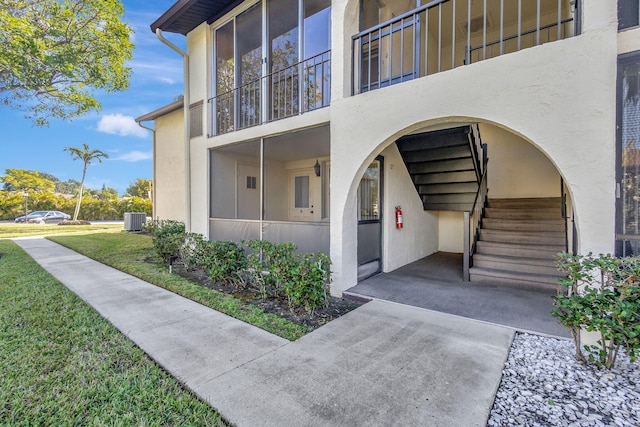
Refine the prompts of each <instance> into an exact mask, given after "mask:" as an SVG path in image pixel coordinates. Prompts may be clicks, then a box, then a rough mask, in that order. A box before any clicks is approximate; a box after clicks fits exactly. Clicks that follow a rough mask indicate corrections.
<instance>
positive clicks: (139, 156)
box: [111, 151, 152, 162]
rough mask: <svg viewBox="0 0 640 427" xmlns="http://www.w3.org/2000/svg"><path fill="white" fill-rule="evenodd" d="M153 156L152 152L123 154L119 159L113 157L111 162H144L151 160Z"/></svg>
mask: <svg viewBox="0 0 640 427" xmlns="http://www.w3.org/2000/svg"><path fill="white" fill-rule="evenodd" d="M151 157H152V155H151V152H150V151H131V152H129V153H125V154H121V155H119V156H117V157H112V158H111V160H121V161H123V162H139V161H142V160H149V159H151Z"/></svg>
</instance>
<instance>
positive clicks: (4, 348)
mask: <svg viewBox="0 0 640 427" xmlns="http://www.w3.org/2000/svg"><path fill="white" fill-rule="evenodd" d="M0 337H1V339H0V420H2V421H1V422H0V424H2V425H12V426H32V425H58V426H74V425H95V426H106V425H119V426H120V425H122V426H129V425H135V426H160V425H162V426H182V425H193V426H216V425H225V424H224V421H223V420H222V419H221V418H220V416H219V415H218V414H217V413H216V412H215V411H214V410H213V409H211V408H210V407H209V406H208V405H207V404H205V403H204V402H202V401H201V400H199V399H198V398H197V397H196V396H195V395H193V394H192V393H191V392H189V391H187V390H185V389H184V388H183V387H182V386H181V385H180V384H179V383H178V381H177V380H176V379H174V378H173V377H171V376H170V375H169V374H167V373H166V372H165V371H163V370H162V369H161V368H160V367H159V366H158V365H156V364H155V363H154V362H153V361H152V360H151V359H149V358H148V357H147V356H146V354H145V353H144V352H143V351H142V350H140V349H139V348H138V347H136V346H135V345H134V344H133V343H132V342H131V341H129V340H128V339H127V338H126V337H125V336H124V335H122V334H121V333H120V332H119V331H118V330H117V329H115V328H114V327H113V326H112V325H111V324H110V323H109V322H108V321H106V320H105V319H103V318H102V317H101V316H100V315H99V314H98V313H97V312H96V311H94V310H93V309H92V308H91V307H89V306H87V305H86V304H84V303H83V302H82V301H81V300H80V299H79V298H78V297H77V296H76V295H75V294H74V293H72V292H71V291H69V290H68V289H67V288H65V287H64V286H63V285H62V284H61V283H60V282H58V281H57V280H56V279H54V278H53V277H52V276H51V275H49V274H48V273H47V272H46V271H44V270H43V269H42V268H41V267H40V266H39V265H38V264H36V262H35V261H34V260H33V259H32V258H31V257H29V256H28V255H27V254H26V253H25V252H23V251H22V250H21V249H20V248H19V247H18V246H17V245H15V243H13V242H11V241H8V240H0Z"/></svg>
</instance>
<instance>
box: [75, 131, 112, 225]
mask: <svg viewBox="0 0 640 427" xmlns="http://www.w3.org/2000/svg"><path fill="white" fill-rule="evenodd" d="M64 151H68V152H69V154H70V155H71V157H72V158H73V160H78V159H80V160H82V161H83V162H84V167H83V168H82V180H81V181H80V190H79V191H78V201H77V202H76V210H75V211H74V212H73V220H74V221H75V220H77V219H78V213H79V212H80V203H82V190H83V188H84V177H85V176H86V175H87V166H89V165H90V164H91V161H93V160H97V161H98V162H100V163H102V158H103V157H104V158H105V159H108V158H109V155H108V154H107V153H105V152H103V151H100V150H92V149H91V148H90V147H89V145H88V144H87V143H86V142H85V143H83V144H82V148H80V147H65V148H64Z"/></svg>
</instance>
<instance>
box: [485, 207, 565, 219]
mask: <svg viewBox="0 0 640 427" xmlns="http://www.w3.org/2000/svg"><path fill="white" fill-rule="evenodd" d="M485 217H486V218H504V219H558V218H562V212H561V211H560V208H559V207H558V208H542V209H503V208H485Z"/></svg>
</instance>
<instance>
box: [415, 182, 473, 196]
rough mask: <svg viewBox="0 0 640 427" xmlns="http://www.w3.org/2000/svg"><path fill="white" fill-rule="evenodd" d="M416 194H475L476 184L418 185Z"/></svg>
mask: <svg viewBox="0 0 640 427" xmlns="http://www.w3.org/2000/svg"><path fill="white" fill-rule="evenodd" d="M417 187H418V194H420V195H422V194H452V193H474V194H475V193H476V192H477V191H478V183H477V182H451V183H442V184H430V185H418V186H417Z"/></svg>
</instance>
